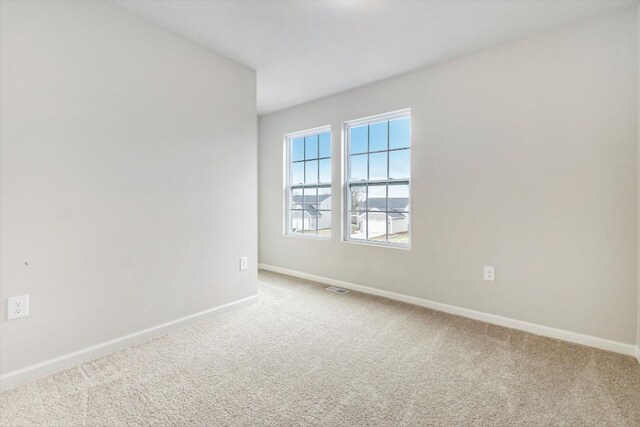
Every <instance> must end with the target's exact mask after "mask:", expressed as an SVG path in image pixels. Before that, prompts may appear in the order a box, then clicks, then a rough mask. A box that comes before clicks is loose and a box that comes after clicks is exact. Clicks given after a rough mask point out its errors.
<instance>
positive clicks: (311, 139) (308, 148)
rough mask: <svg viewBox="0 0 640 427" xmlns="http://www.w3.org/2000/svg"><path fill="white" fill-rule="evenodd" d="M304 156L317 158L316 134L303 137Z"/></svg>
mask: <svg viewBox="0 0 640 427" xmlns="http://www.w3.org/2000/svg"><path fill="white" fill-rule="evenodd" d="M304 146H305V149H304V158H305V159H307V160H309V159H317V158H318V135H312V136H307V137H305V138H304Z"/></svg>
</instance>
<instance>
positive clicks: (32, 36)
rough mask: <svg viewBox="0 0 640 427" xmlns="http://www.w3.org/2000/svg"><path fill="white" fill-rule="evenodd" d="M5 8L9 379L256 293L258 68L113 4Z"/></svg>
mask: <svg viewBox="0 0 640 427" xmlns="http://www.w3.org/2000/svg"><path fill="white" fill-rule="evenodd" d="M1 4H2V6H1V7H2V9H1V11H0V12H1V13H0V14H1V21H0V29H1V32H0V40H1V42H0V43H1V44H0V54H1V56H0V64H1V65H0V67H1V68H0V91H1V92H0V93H1V103H0V109H1V111H0V114H1V115H0V120H1V122H2V126H1V133H0V142H1V144H0V150H1V151H0V158H1V168H0V169H1V176H0V178H1V180H0V181H1V187H0V189H1V193H0V194H1V198H2V200H1V210H0V232H1V236H2V239H1V245H0V251H1V263H0V267H1V268H0V271H1V275H0V280H1V299H2V309H1V310H0V316H1V318H2V320H1V321H0V327H1V331H0V334H1V335H0V341H1V343H2V345H1V352H0V364H1V369H2V373H6V372H9V371H13V370H15V369H18V368H22V367H24V366H27V365H30V364H33V363H36V362H41V361H43V360H46V359H49V358H52V357H56V356H60V355H63V354H65V353H68V352H72V351H75V350H79V349H82V348H85V347H87V346H91V345H95V344H97V343H101V342H104V341H106V340H110V339H114V338H117V337H120V336H122V335H125V334H129V333H132V332H135V331H138V330H141V329H144V328H148V327H151V326H155V325H158V324H160V323H163V322H167V321H171V320H174V319H177V318H179V317H182V316H187V315H190V314H193V313H196V312H199V311H202V310H206V309H209V308H212V307H216V306H220V305H223V304H226V303H229V302H233V301H236V300H239V299H242V298H245V297H249V296H252V295H255V294H256V269H255V261H256V258H257V237H256V234H257V196H256V194H257V172H256V170H257V124H256V84H255V80H256V75H255V72H254V71H253V70H251V69H249V68H246V67H244V66H241V65H239V64H237V63H235V62H232V61H230V60H228V59H225V58H223V57H221V56H218V55H216V54H214V53H212V52H210V51H208V50H205V49H204V48H201V47H199V46H197V45H195V44H192V43H190V42H187V41H185V40H183V39H181V38H179V37H177V36H175V35H173V34H172V33H170V32H168V31H164V30H162V29H160V28H159V27H156V26H154V25H152V24H149V23H147V22H145V21H143V20H141V19H140V18H137V17H135V16H133V15H130V14H128V13H126V12H124V11H122V10H120V9H119V8H117V7H116V6H113V5H111V4H109V3H108V2H56V1H39V2H37V3H32V2H24V1H20V2H7V1H4V0H3V1H2V2H1ZM242 255H246V256H248V257H249V259H250V263H251V268H250V270H249V271H246V272H240V271H239V261H238V258H239V257H240V256H242ZM25 262H26V263H28V266H27V265H25ZM21 294H29V295H30V297H31V315H30V317H28V318H24V319H20V320H13V321H6V320H5V319H6V298H7V297H8V296H12V295H21Z"/></svg>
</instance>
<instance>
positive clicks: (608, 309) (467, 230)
mask: <svg viewBox="0 0 640 427" xmlns="http://www.w3.org/2000/svg"><path fill="white" fill-rule="evenodd" d="M637 19H638V15H637V10H636V8H635V7H634V8H633V9H627V10H625V11H623V12H621V13H617V14H615V15H610V16H605V17H601V18H598V19H596V20H593V21H589V22H586V23H581V24H577V25H572V26H569V27H564V28H562V29H558V30H556V31H553V32H548V33H544V34H540V35H536V36H533V37H529V38H527V39H523V40H520V41H517V42H514V43H510V44H507V45H504V46H500V47H497V48H494V49H491V50H487V51H484V52H481V53H478V54H475V55H471V56H467V57H463V58H459V59H456V60H453V61H450V62H446V63H442V64H440V65H436V66H433V67H429V68H426V69H422V70H419V71H416V72H413V73H409V74H406V75H402V76H399V77H395V78H391V79H388V80H385V81H383V82H380V83H376V84H373V85H369V86H366V87H362V88H359V89H356V90H352V91H349V92H345V93H342V94H338V95H336V96H331V97H328V98H325V99H322V100H319V101H316V102H312V103H308V104H305V105H302V106H298V107H294V108H291V109H288V110H285V111H282V112H278V113H274V114H271V115H267V116H264V117H262V118H261V120H260V125H259V128H260V131H259V141H260V230H261V231H260V232H261V238H260V240H261V248H260V262H262V263H265V264H270V265H274V266H278V267H283V268H288V269H293V270H298V271H302V272H306V273H310V274H315V275H320V276H324V277H328V278H333V279H338V280H342V281H347V282H352V283H357V284H362V285H366V286H371V287H375V288H379V289H383V290H388V291H393V292H399V293H402V294H407V295H412V296H416V297H421V298H426V299H430V300H434V301H439V302H443V303H448V304H453V305H456V306H460V307H466V308H470V309H474V310H479V311H483V312H488V313H493V314H497V315H502V316H506V317H510V318H515V319H519V320H524V321H528V322H533V323H536V324H540V325H546V326H551V327H556V328H560V329H563V330H568V331H573V332H578V333H584V334H588V335H592V336H596V337H602V338H607V339H611V340H615V341H619V342H624V343H629V344H632V343H635V341H636V324H637V310H638V308H637V301H638V297H637V293H638V284H637V267H638V259H637V252H638V246H637V228H638V218H637V212H638V207H637V198H638V163H637V161H636V159H637V150H638V68H637V64H638V49H637V42H638V40H637V39H638V32H637ZM327 60H330V58H328V59H327ZM372 60H384V58H372ZM343 71H344V72H349V70H346V69H345V70H343ZM406 107H410V108H411V109H412V116H413V123H412V126H413V128H412V131H413V140H412V144H413V154H412V155H413V157H412V171H413V177H412V183H413V188H412V197H413V200H412V204H411V208H412V213H413V216H412V219H413V221H412V233H413V234H412V249H411V250H410V251H407V250H398V249H391V248H382V247H374V246H365V245H359V244H355V243H344V242H342V241H341V231H340V224H342V221H341V201H340V198H338V197H336V198H334V203H333V207H334V212H333V222H334V224H335V226H334V236H333V238H332V239H331V240H330V241H321V240H308V239H302V238H292V237H285V236H283V235H282V228H283V227H282V220H283V177H282V175H283V173H282V171H283V164H282V162H283V155H282V153H283V135H284V134H286V133H288V132H293V131H300V130H304V129H308V128H313V127H316V126H322V125H327V124H330V125H331V126H332V131H333V153H334V158H333V180H334V184H333V191H334V192H335V194H340V192H341V171H340V165H341V156H340V144H341V142H340V133H341V124H342V122H343V121H345V120H351V119H356V118H360V117H365V116H369V115H373V114H377V113H384V112H388V111H393V110H398V109H401V108H406ZM484 265H493V266H495V267H496V278H497V280H496V281H495V282H494V283H491V282H485V281H483V280H482V269H483V266H484Z"/></svg>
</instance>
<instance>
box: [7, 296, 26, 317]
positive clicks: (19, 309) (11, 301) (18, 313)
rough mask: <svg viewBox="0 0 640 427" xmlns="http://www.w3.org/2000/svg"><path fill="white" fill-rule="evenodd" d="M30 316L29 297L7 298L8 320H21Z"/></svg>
mask: <svg viewBox="0 0 640 427" xmlns="http://www.w3.org/2000/svg"><path fill="white" fill-rule="evenodd" d="M28 315H29V295H20V296H17V297H9V298H7V320H13V319H19V318H21V317H27V316H28Z"/></svg>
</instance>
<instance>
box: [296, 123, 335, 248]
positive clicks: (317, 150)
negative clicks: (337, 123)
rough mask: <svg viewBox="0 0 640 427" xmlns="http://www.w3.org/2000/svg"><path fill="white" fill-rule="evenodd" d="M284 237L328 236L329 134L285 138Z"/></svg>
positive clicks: (327, 131)
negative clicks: (285, 212) (285, 202)
mask: <svg viewBox="0 0 640 427" xmlns="http://www.w3.org/2000/svg"><path fill="white" fill-rule="evenodd" d="M286 150H287V165H288V167H287V180H286V182H287V188H286V192H287V195H286V200H287V208H286V210H287V215H286V225H285V230H286V234H290V235H299V236H316V237H325V238H328V237H331V131H330V128H329V127H324V128H319V129H313V130H310V131H306V132H299V133H296V134H290V135H287V136H286Z"/></svg>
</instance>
